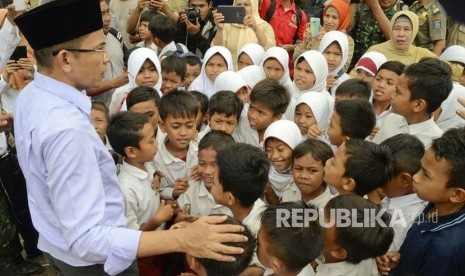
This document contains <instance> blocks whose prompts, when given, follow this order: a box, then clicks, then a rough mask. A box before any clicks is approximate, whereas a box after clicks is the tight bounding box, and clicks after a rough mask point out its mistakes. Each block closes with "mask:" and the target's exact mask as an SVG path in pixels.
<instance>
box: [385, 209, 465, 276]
mask: <svg viewBox="0 0 465 276" xmlns="http://www.w3.org/2000/svg"><path fill="white" fill-rule="evenodd" d="M433 207H434V203H429V204H428V205H427V206H426V208H425V209H424V210H423V213H422V216H419V217H418V218H419V219H418V220H417V221H416V222H415V223H413V224H412V227H410V230H409V231H408V233H407V237H406V238H405V240H404V243H403V244H402V248H401V250H400V254H401V257H400V262H399V265H398V266H397V268H396V269H395V270H394V271H393V272H392V275H393V276H398V275H465V258H464V256H465V235H464V234H463V229H465V209H462V210H460V211H458V212H456V213H453V214H450V215H446V216H440V217H436V219H434V220H433V219H428V212H429V211H430V210H431V209H432V208H433ZM420 218H422V219H423V220H421V219H420Z"/></svg>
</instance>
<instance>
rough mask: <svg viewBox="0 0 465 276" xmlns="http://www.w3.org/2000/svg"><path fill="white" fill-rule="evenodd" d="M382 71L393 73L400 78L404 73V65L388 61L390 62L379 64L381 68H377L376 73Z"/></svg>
mask: <svg viewBox="0 0 465 276" xmlns="http://www.w3.org/2000/svg"><path fill="white" fill-rule="evenodd" d="M383 69H384V70H388V71H391V72H394V73H396V74H397V75H399V76H400V75H402V73H403V72H404V69H405V64H403V63H402V62H399V61H396V60H390V61H386V62H385V63H383V64H381V66H380V67H379V68H378V72H379V71H381V70H383Z"/></svg>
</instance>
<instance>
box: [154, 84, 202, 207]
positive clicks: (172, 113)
mask: <svg viewBox="0 0 465 276" xmlns="http://www.w3.org/2000/svg"><path fill="white" fill-rule="evenodd" d="M158 107H159V109H158V110H159V112H160V121H159V123H158V124H159V126H160V129H161V130H162V131H163V132H164V133H166V137H165V138H164V140H163V141H162V143H161V144H160V146H159V149H158V152H157V154H156V155H155V160H154V161H155V167H156V168H157V170H158V171H160V172H161V173H163V174H164V177H163V178H162V180H161V185H160V187H161V192H160V193H161V197H162V198H167V199H177V198H178V197H179V195H180V194H182V193H183V192H185V191H186V190H187V189H188V187H189V185H188V184H187V178H188V177H189V171H190V168H191V167H193V166H195V165H197V147H196V146H195V145H194V144H193V143H192V142H191V141H192V140H193V139H195V137H196V135H197V131H196V129H195V126H196V124H195V118H196V116H197V112H198V109H199V106H198V103H197V100H196V99H195V97H194V95H192V94H191V93H186V92H184V91H173V92H170V93H167V94H165V95H164V96H163V97H162V98H161V100H160V104H159V106H158Z"/></svg>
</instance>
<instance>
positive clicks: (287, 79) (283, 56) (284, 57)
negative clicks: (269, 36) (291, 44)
mask: <svg viewBox="0 0 465 276" xmlns="http://www.w3.org/2000/svg"><path fill="white" fill-rule="evenodd" d="M270 58H274V59H276V60H277V61H278V62H279V64H281V66H282V67H283V68H284V75H283V76H282V77H281V79H280V80H279V83H280V84H281V85H286V84H289V83H292V80H291V76H290V75H289V54H288V53H287V52H286V50H284V49H283V48H281V47H271V48H269V49H268V50H266V52H265V56H264V57H263V62H262V68H263V67H264V65H265V62H266V61H267V60H268V59H270Z"/></svg>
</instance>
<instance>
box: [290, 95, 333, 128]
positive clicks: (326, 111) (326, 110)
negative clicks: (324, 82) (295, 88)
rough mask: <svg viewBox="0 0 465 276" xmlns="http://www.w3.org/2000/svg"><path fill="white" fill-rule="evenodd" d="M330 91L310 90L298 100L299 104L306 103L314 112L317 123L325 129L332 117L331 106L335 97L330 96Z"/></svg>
mask: <svg viewBox="0 0 465 276" xmlns="http://www.w3.org/2000/svg"><path fill="white" fill-rule="evenodd" d="M328 96H329V94H328V92H326V91H325V92H315V91H310V92H306V93H304V94H302V96H300V98H299V99H298V101H297V105H299V104H302V103H303V104H306V105H307V106H308V107H310V109H311V110H312V112H313V116H315V119H316V123H317V124H318V126H319V127H320V128H321V129H322V130H323V131H324V130H325V129H326V127H328V124H329V120H330V118H331V107H332V106H333V105H334V103H331V101H333V102H334V99H333V98H332V97H331V96H329V97H328Z"/></svg>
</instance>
